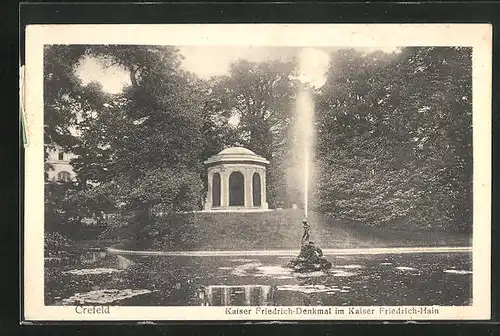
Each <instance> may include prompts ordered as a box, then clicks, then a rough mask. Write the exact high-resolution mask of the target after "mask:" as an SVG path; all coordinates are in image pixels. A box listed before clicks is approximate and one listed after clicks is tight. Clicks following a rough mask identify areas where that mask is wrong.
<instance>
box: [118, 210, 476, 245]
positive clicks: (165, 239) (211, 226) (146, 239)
mask: <svg viewBox="0 0 500 336" xmlns="http://www.w3.org/2000/svg"><path fill="white" fill-rule="evenodd" d="M302 216H303V213H302V211H300V210H292V209H283V210H273V211H269V212H254V213H222V212H221V213H213V212H207V213H194V214H183V215H181V214H179V215H176V216H175V217H174V218H170V219H169V220H168V221H167V220H166V219H165V221H163V222H161V221H160V222H159V223H157V224H154V225H149V226H148V227H146V228H144V229H143V230H142V234H141V238H140V239H137V238H136V237H133V236H131V235H130V234H129V237H127V238H129V239H126V240H127V241H128V242H127V243H125V244H122V246H121V247H123V248H130V249H137V248H141V249H150V250H164V251H183V250H191V251H194V250H260V249H262V250H266V249H297V248H298V246H299V245H300V239H301V236H302V233H303V230H302ZM308 219H309V223H310V224H311V236H312V237H311V238H312V239H313V240H314V241H315V242H316V243H317V244H318V245H319V246H320V247H322V248H356V247H364V248H367V247H412V246H470V245H471V235H468V234H458V233H449V232H436V231H410V230H404V231H403V230H393V229H379V228H369V227H366V226H364V225H362V224H359V223H352V222H348V221H343V220H334V219H330V218H327V217H326V216H324V215H322V214H319V213H314V212H311V213H309V216H308ZM109 234H110V233H109V232H108V238H112V237H110V236H109ZM111 234H112V233H111Z"/></svg>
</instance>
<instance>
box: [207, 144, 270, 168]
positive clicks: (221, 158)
mask: <svg viewBox="0 0 500 336" xmlns="http://www.w3.org/2000/svg"><path fill="white" fill-rule="evenodd" d="M219 162H253V163H260V164H269V161H267V160H266V159H265V158H263V157H262V156H260V155H257V154H255V153H254V152H252V151H251V150H250V149H247V148H245V147H230V148H226V149H224V150H222V151H220V152H219V153H218V154H216V155H214V156H212V157H210V158H209V159H208V160H206V161H205V162H204V163H205V164H211V163H219Z"/></svg>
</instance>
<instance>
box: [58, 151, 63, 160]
mask: <svg viewBox="0 0 500 336" xmlns="http://www.w3.org/2000/svg"><path fill="white" fill-rule="evenodd" d="M58 159H59V161H62V160H64V153H62V152H59V154H58Z"/></svg>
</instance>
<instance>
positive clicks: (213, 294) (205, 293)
mask: <svg viewBox="0 0 500 336" xmlns="http://www.w3.org/2000/svg"><path fill="white" fill-rule="evenodd" d="M199 298H200V299H201V305H202V306H267V305H270V304H272V301H271V300H272V287H271V286H264V285H241V286H225V285H213V286H207V287H205V288H204V289H201V290H200V292H199Z"/></svg>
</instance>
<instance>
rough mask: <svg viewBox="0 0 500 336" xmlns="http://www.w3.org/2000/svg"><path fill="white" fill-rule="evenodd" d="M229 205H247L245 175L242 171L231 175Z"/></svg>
mask: <svg viewBox="0 0 500 336" xmlns="http://www.w3.org/2000/svg"><path fill="white" fill-rule="evenodd" d="M229 205H230V206H239V205H245V177H244V176H243V174H242V173H240V172H233V173H231V175H230V176H229Z"/></svg>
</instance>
